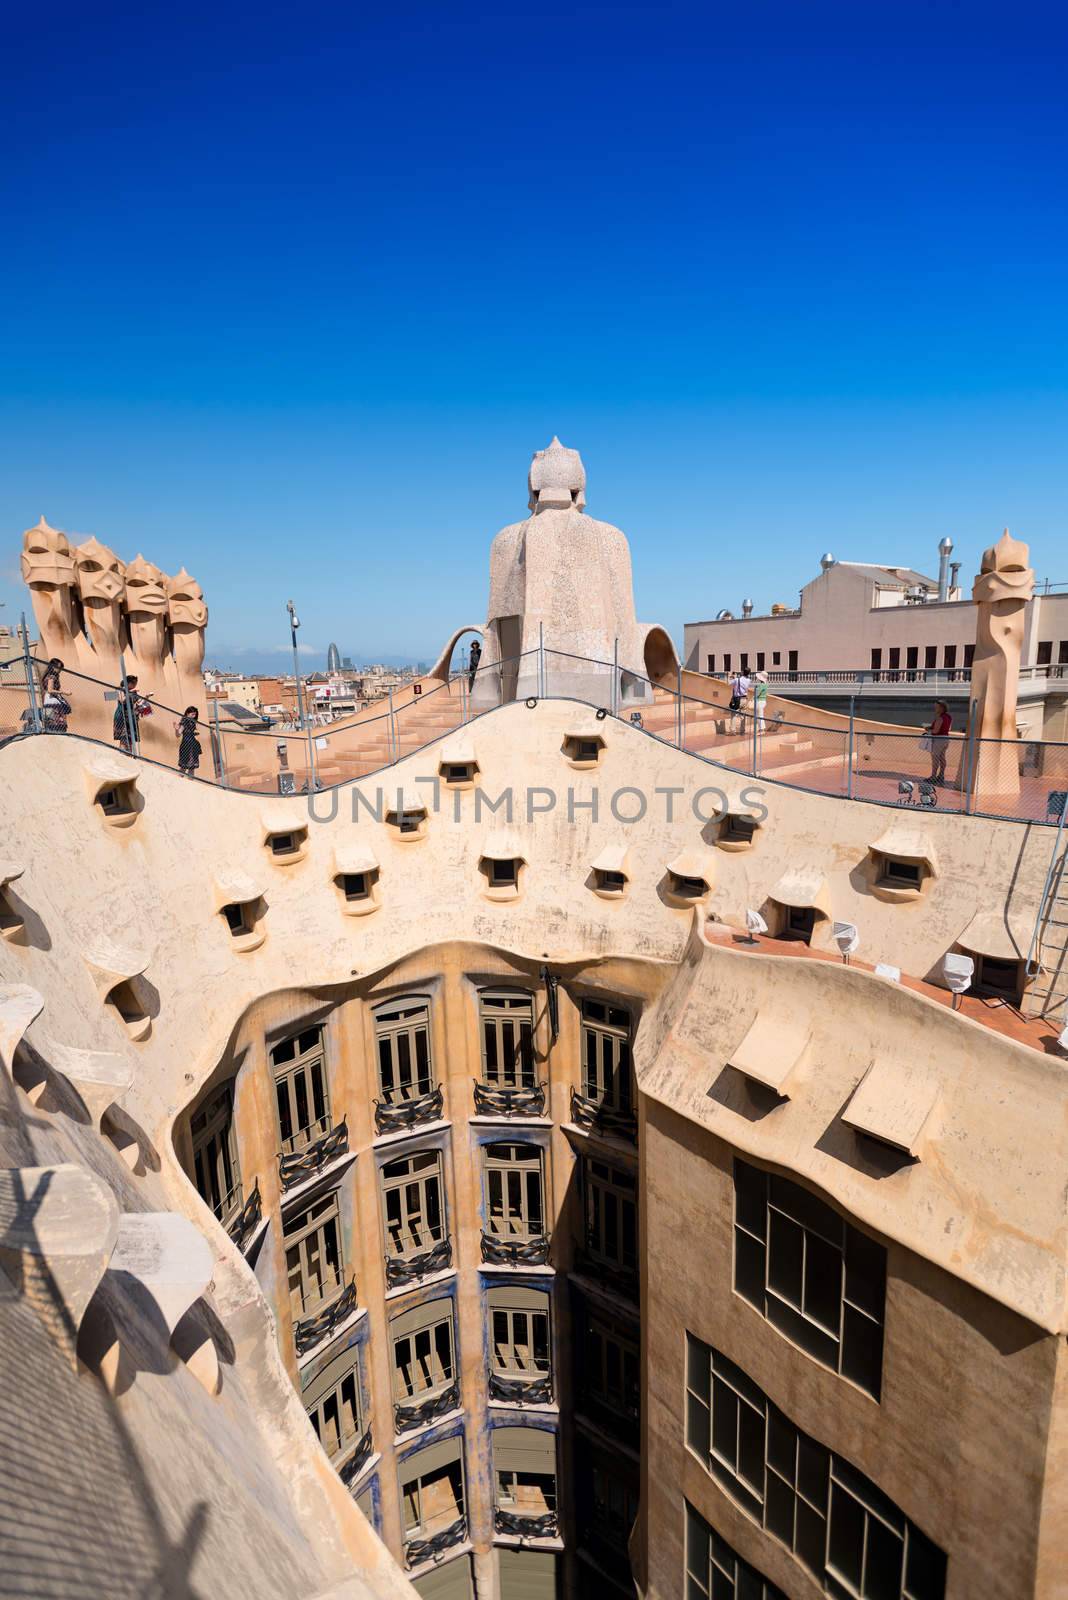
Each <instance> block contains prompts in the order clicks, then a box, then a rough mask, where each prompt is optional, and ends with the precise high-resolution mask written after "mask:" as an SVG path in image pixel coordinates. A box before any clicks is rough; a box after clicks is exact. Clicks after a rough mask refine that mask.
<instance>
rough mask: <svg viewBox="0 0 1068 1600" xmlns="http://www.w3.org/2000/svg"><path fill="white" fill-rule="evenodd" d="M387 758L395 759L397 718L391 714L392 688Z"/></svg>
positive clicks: (390, 702)
mask: <svg viewBox="0 0 1068 1600" xmlns="http://www.w3.org/2000/svg"><path fill="white" fill-rule="evenodd" d="M389 758H390V760H391V761H396V759H397V719H396V717H395V716H394V714H393V690H392V689H390V691H389Z"/></svg>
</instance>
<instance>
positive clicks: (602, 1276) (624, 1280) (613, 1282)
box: [575, 1244, 638, 1305]
mask: <svg viewBox="0 0 1068 1600" xmlns="http://www.w3.org/2000/svg"><path fill="white" fill-rule="evenodd" d="M575 1265H576V1267H577V1268H578V1270H579V1271H580V1272H581V1273H582V1274H583V1276H584V1277H587V1278H591V1279H592V1280H593V1281H594V1282H595V1283H601V1284H603V1285H604V1286H605V1288H606V1289H611V1290H612V1291H613V1292H614V1293H615V1294H618V1295H622V1297H623V1298H624V1299H625V1300H630V1301H633V1302H634V1304H635V1305H636V1304H637V1302H638V1263H637V1261H630V1260H619V1259H616V1258H612V1259H609V1258H608V1257H607V1256H604V1255H602V1254H601V1253H600V1251H598V1250H596V1249H593V1248H591V1247H590V1246H589V1245H588V1244H587V1246H586V1248H585V1249H584V1250H579V1251H578V1252H577V1259H576V1262H575Z"/></svg>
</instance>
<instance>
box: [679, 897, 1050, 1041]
mask: <svg viewBox="0 0 1068 1600" xmlns="http://www.w3.org/2000/svg"><path fill="white" fill-rule="evenodd" d="M704 934H705V938H706V939H707V940H708V942H709V944H719V945H724V946H728V947H730V948H731V949H734V950H737V951H740V952H741V953H742V954H753V953H756V952H758V951H759V952H760V953H761V954H762V955H775V956H804V957H806V958H807V959H808V960H809V961H838V962H840V961H841V959H842V958H841V956H839V955H836V954H835V953H834V952H833V951H830V950H811V949H810V948H809V947H808V945H807V944H804V943H802V941H801V940H800V939H773V938H772V937H771V936H770V935H769V934H758V935H757V937H756V940H755V942H752V943H751V942H750V941H749V939H748V937H747V935H746V934H745V933H743V932H742V931H741V930H740V929H738V928H732V927H729V926H728V925H727V923H725V922H706V923H705V927H704ZM850 966H853V967H860V968H861V969H862V970H863V971H864V972H873V971H874V970H875V969H874V967H873V966H872V965H871V964H870V963H869V962H866V961H858V960H857V959H856V957H853V958H851V960H850ZM901 987H902V988H904V989H913V990H915V991H916V993H917V994H922V995H924V996H926V998H927V999H928V1000H933V1001H934V1002H935V1003H936V1005H940V1006H951V1005H952V1003H953V996H952V995H951V994H950V992H949V990H948V989H939V988H937V987H936V986H935V985H934V984H932V983H925V982H924V981H923V979H922V978H912V977H909V975H908V974H907V973H904V972H903V973H902V974H901ZM957 1009H958V1010H959V1011H960V1013H961V1015H962V1016H965V1017H969V1018H970V1019H971V1020H972V1021H973V1022H979V1023H982V1025H983V1027H985V1028H993V1029H994V1031H995V1033H1001V1034H1004V1035H1005V1037H1006V1038H1009V1039H1015V1040H1016V1041H1017V1043H1018V1044H1026V1045H1030V1046H1031V1048H1032V1049H1033V1050H1040V1051H1042V1053H1043V1054H1045V1055H1052V1056H1056V1057H1058V1058H1059V1059H1060V1060H1062V1061H1063V1062H1064V1064H1065V1066H1066V1067H1068V1056H1066V1055H1065V1054H1064V1052H1063V1051H1062V1050H1061V1049H1060V1048H1059V1046H1058V1044H1057V1038H1058V1035H1059V1033H1060V1028H1061V1025H1060V1024H1058V1023H1056V1022H1052V1023H1051V1022H1047V1021H1045V1020H1043V1019H1042V1018H1038V1017H1023V1016H1021V1015H1020V1013H1019V1012H1018V1011H1017V1010H1015V1009H1014V1007H1012V1006H1011V1005H1007V1004H1006V1003H1005V1002H1004V1001H1003V1000H988V999H984V998H982V997H981V996H979V995H970V994H965V995H963V996H962V997H961V1004H960V1005H959V1006H958V1007H957Z"/></svg>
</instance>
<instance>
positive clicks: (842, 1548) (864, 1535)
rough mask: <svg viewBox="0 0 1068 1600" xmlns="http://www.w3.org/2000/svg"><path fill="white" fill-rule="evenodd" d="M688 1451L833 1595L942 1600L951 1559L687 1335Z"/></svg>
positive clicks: (723, 1359) (869, 1484) (728, 1366)
mask: <svg viewBox="0 0 1068 1600" xmlns="http://www.w3.org/2000/svg"><path fill="white" fill-rule="evenodd" d="M686 1389H687V1412H686V1443H687V1445H688V1446H689V1448H690V1449H691V1450H692V1451H693V1452H694V1453H695V1455H696V1456H697V1457H698V1459H699V1460H700V1461H701V1462H702V1463H703V1464H704V1466H705V1468H706V1469H707V1471H708V1472H709V1473H711V1475H712V1477H714V1478H715V1479H716V1481H717V1482H718V1483H719V1484H721V1486H722V1487H723V1488H724V1489H726V1490H727V1492H728V1493H729V1494H730V1495H731V1497H732V1498H733V1499H734V1500H735V1501H736V1502H737V1503H738V1504H739V1505H740V1506H741V1507H742V1509H743V1510H744V1511H746V1512H748V1514H749V1515H750V1516H751V1517H753V1518H754V1520H755V1521H756V1522H757V1523H759V1524H760V1526H761V1527H763V1528H764V1529H765V1530H766V1531H767V1532H768V1533H771V1534H773V1535H774V1536H775V1537H776V1538H777V1539H779V1540H781V1542H782V1543H783V1544H785V1545H786V1547H787V1549H789V1550H791V1551H792V1552H793V1554H794V1555H795V1556H796V1557H797V1558H798V1560H799V1561H800V1562H801V1563H802V1565H804V1566H805V1567H807V1568H808V1570H809V1571H810V1572H811V1573H812V1574H813V1576H814V1577H815V1578H816V1580H817V1582H819V1583H821V1584H822V1585H823V1586H824V1588H826V1589H827V1591H828V1593H830V1594H835V1595H841V1596H843V1597H847V1596H854V1597H857V1600H943V1597H944V1595H945V1585H946V1565H947V1563H946V1556H945V1553H944V1552H943V1551H942V1550H940V1549H939V1548H938V1546H937V1545H936V1544H935V1543H934V1542H933V1541H932V1540H931V1539H929V1538H928V1537H927V1535H926V1534H924V1533H923V1532H922V1531H921V1530H920V1529H919V1528H918V1527H917V1526H916V1524H915V1523H914V1522H912V1521H910V1519H909V1518H908V1517H906V1516H905V1514H904V1512H902V1511H900V1510H899V1509H898V1507H897V1506H896V1505H894V1503H893V1501H892V1500H890V1499H889V1497H888V1496H887V1495H885V1494H883V1492H882V1491H881V1490H880V1489H879V1488H877V1486H876V1485H875V1484H874V1483H872V1482H871V1480H870V1479H869V1478H866V1477H865V1476H864V1475H863V1473H860V1472H858V1471H857V1470H856V1468H854V1467H852V1466H851V1465H850V1464H849V1462H848V1461H846V1460H844V1459H843V1458H842V1457H841V1456H839V1455H836V1454H834V1452H832V1451H830V1450H828V1449H827V1447H826V1446H825V1445H822V1444H820V1443H819V1442H818V1440H816V1439H813V1438H811V1437H810V1435H808V1434H806V1433H803V1432H802V1431H801V1429H800V1428H798V1427H796V1426H795V1424H794V1423H792V1422H791V1421H790V1419H789V1418H788V1417H787V1416H785V1415H784V1413H783V1412H781V1411H780V1410H779V1409H778V1407H777V1406H774V1405H773V1404H772V1403H771V1401H770V1400H769V1399H768V1397H767V1395H766V1394H765V1393H764V1392H763V1390H762V1389H760V1388H758V1386H757V1385H756V1384H755V1383H753V1381H752V1380H751V1379H750V1378H749V1377H748V1376H747V1374H746V1373H744V1372H743V1371H742V1369H741V1368H740V1367H738V1366H736V1365H735V1364H734V1362H733V1361H729V1360H728V1359H727V1358H726V1356H724V1355H722V1354H721V1353H720V1351H718V1350H714V1349H713V1348H712V1347H711V1346H710V1345H707V1344H705V1343H704V1342H703V1341H702V1340H700V1339H697V1338H695V1337H694V1336H693V1335H692V1334H690V1333H688V1334H687V1335H686Z"/></svg>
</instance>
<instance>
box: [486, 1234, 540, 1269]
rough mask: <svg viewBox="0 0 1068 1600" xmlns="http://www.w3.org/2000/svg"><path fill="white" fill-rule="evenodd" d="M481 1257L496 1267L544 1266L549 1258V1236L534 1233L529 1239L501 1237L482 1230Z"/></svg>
mask: <svg viewBox="0 0 1068 1600" xmlns="http://www.w3.org/2000/svg"><path fill="white" fill-rule="evenodd" d="M482 1259H483V1261H486V1262H489V1263H491V1264H492V1265H493V1266H497V1267H544V1266H545V1265H546V1263H547V1262H548V1260H549V1236H548V1234H544V1233H536V1234H534V1235H533V1236H532V1237H531V1238H529V1239H502V1238H500V1237H499V1236H498V1235H497V1234H495V1233H486V1232H485V1231H483V1234H482Z"/></svg>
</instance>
